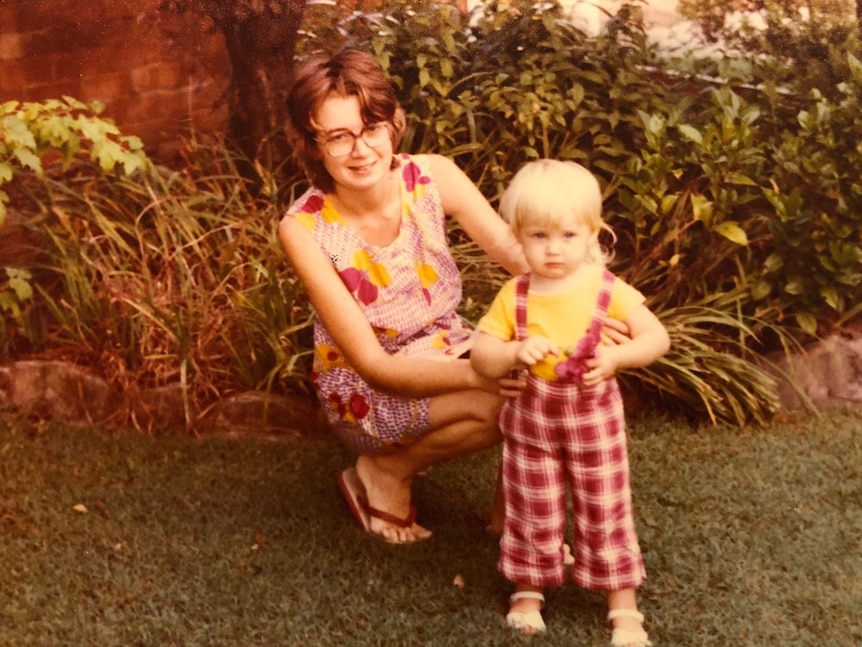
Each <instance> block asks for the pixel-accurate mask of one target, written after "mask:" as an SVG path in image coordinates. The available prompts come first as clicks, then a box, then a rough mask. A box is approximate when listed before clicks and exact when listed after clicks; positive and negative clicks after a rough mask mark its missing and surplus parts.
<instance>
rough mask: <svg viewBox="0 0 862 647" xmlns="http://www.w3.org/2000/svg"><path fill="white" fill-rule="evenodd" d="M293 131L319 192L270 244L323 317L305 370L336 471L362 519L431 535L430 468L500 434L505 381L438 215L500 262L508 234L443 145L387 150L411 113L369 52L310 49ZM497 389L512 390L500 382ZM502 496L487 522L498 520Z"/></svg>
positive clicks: (512, 261)
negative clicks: (474, 316)
mask: <svg viewBox="0 0 862 647" xmlns="http://www.w3.org/2000/svg"><path fill="white" fill-rule="evenodd" d="M288 112H289V123H288V128H287V132H288V136H289V137H290V140H291V143H292V145H293V147H294V150H295V151H296V153H297V155H298V156H299V159H300V161H301V162H302V163H303V165H304V166H305V168H306V170H307V172H308V175H309V177H310V179H311V181H312V185H313V186H312V188H311V189H309V190H308V191H307V192H306V193H305V194H304V195H303V196H301V197H300V198H299V199H298V200H297V201H296V202H295V203H294V204H293V205H292V206H291V207H290V208H289V209H288V211H287V213H286V215H285V216H284V218H283V219H282V221H281V224H280V226H279V230H278V236H279V241H280V243H281V245H282V247H283V249H284V251H285V253H286V254H287V256H288V257H289V259H290V261H291V262H292V264H293V267H294V269H295V271H296V273H297V275H298V276H299V278H300V280H301V281H302V282H303V284H304V286H305V288H306V290H307V293H308V295H309V298H310V300H311V304H312V306H313V307H314V310H315V312H316V314H317V322H316V324H315V330H314V343H315V357H314V367H313V373H312V380H313V382H314V384H315V388H316V389H317V393H318V397H319V399H320V402H321V404H322V406H323V408H324V411H325V413H326V415H327V418H328V421H329V423H330V425H331V426H332V428H333V429H334V430H335V431H336V433H337V434H338V435H339V437H340V438H341V439H342V440H343V441H344V442H345V444H346V445H347V446H348V447H350V448H351V449H353V450H354V451H355V452H356V453H357V454H358V458H357V460H356V466H355V468H349V469H347V470H345V471H344V472H343V473H342V474H341V476H340V477H339V484H340V486H341V489H342V492H343V493H344V495H345V498H346V499H347V501H348V504H349V505H350V508H351V510H352V512H353V513H354V515H355V516H356V518H357V520H358V521H359V522H360V523H361V524H362V526H363V527H364V528H365V529H366V530H367V531H368V532H371V533H373V534H375V535H378V536H380V537H382V538H383V539H385V540H386V541H389V542H392V543H410V542H414V541H417V540H421V539H426V538H427V537H429V536H430V534H431V532H430V531H429V530H428V529H426V528H424V527H422V526H421V525H419V524H418V523H416V520H415V517H416V513H415V509H414V508H413V506H412V504H411V484H412V481H413V478H414V477H415V476H416V474H418V473H419V472H421V471H422V470H424V469H425V468H427V467H428V466H430V465H433V464H435V463H439V462H441V461H446V460H448V459H451V458H454V457H456V456H461V455H466V454H470V453H472V452H476V451H480V450H483V449H486V448H489V447H492V446H493V445H496V444H497V443H498V442H499V441H500V432H499V429H498V425H497V417H498V414H499V411H500V407H501V406H502V402H503V395H501V385H502V387H505V388H512V387H513V383H512V382H511V381H507V380H502V381H500V382H497V381H495V380H489V379H486V378H483V377H481V376H480V375H479V374H477V373H476V372H475V371H474V370H473V369H472V368H471V366H470V362H469V360H468V359H467V353H468V351H469V349H470V346H471V343H472V335H471V331H470V330H469V329H468V328H467V327H466V326H465V325H464V324H463V322H462V321H461V319H460V318H459V317H458V315H457V314H456V313H455V309H456V308H457V306H458V303H459V302H460V299H461V279H460V274H459V271H458V268H457V267H456V265H455V262H454V260H453V259H452V255H451V253H450V251H449V248H448V243H447V238H446V223H445V217H446V215H449V216H452V217H454V218H455V219H456V220H457V222H458V224H459V225H460V226H461V228H462V229H463V230H464V231H465V232H466V233H467V234H468V235H469V236H470V237H471V238H472V239H473V240H474V241H475V242H476V243H477V244H478V245H479V246H480V247H481V248H482V249H483V250H484V251H485V252H486V253H487V254H488V255H489V256H490V257H491V259H492V260H494V261H496V262H497V263H499V264H500V265H502V266H503V267H505V268H506V269H507V270H508V271H510V272H512V273H515V274H519V273H521V271H523V270H524V269H525V267H526V266H525V265H524V264H523V256H522V253H521V250H520V248H519V246H518V245H517V243H515V242H514V240H513V239H512V237H511V236H510V234H509V232H508V228H507V226H506V224H505V223H504V222H503V221H502V220H501V219H500V218H499V216H498V215H497V214H496V212H495V211H494V210H493V208H492V207H491V206H490V204H489V203H488V202H487V200H485V198H484V197H483V196H482V194H481V193H480V192H479V190H478V189H477V188H476V187H475V186H474V184H473V183H472V182H471V181H470V179H469V178H468V177H467V176H466V175H465V174H464V173H463V172H462V171H461V170H460V169H458V168H457V167H456V166H455V164H454V163H453V162H451V161H450V160H449V159H447V158H445V157H442V156H439V155H416V156H410V155H404V154H396V152H395V151H396V149H397V147H398V144H399V143H400V141H401V138H402V136H403V134H404V130H405V126H406V124H405V116H404V110H403V109H402V108H401V106H400V104H399V102H398V100H397V98H396V96H395V93H394V90H393V88H392V86H391V84H390V82H389V80H388V79H387V77H386V75H385V74H384V73H383V71H382V69H381V68H380V67H379V66H378V65H377V63H376V61H375V60H374V59H373V58H372V57H371V56H370V55H368V54H366V53H363V52H360V51H356V50H349V49H348V50H342V51H340V52H338V53H336V54H335V55H332V56H324V55H320V56H316V57H313V58H311V59H309V60H308V61H307V62H306V63H305V64H304V65H303V66H302V67H301V68H300V69H299V70H298V72H297V75H296V80H295V82H294V86H293V88H292V90H291V94H290V96H289V97H288ZM504 392H505V391H504ZM501 515H502V509H501V505H500V502H499V500H495V506H494V510H492V515H491V525H492V527H493V528H495V529H497V530H499V529H500V528H501V527H502V516H501Z"/></svg>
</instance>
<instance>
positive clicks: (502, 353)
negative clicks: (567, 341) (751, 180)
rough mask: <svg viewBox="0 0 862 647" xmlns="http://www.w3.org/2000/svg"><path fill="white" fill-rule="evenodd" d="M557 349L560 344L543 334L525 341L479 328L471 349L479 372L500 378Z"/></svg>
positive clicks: (472, 361) (474, 368)
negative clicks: (512, 339) (506, 337)
mask: <svg viewBox="0 0 862 647" xmlns="http://www.w3.org/2000/svg"><path fill="white" fill-rule="evenodd" d="M557 353H558V350H557V346H556V345H555V344H554V343H553V342H551V341H550V340H549V339H546V338H545V337H542V336H540V335H535V336H533V337H529V338H528V339H526V340H524V341H517V340H515V341H505V340H503V339H500V338H499V337H495V336H494V335H489V334H488V333H485V332H478V333H476V338H475V339H474V341H473V348H472V349H471V350H470V364H471V365H472V366H473V370H474V371H476V372H477V373H478V374H479V375H483V376H484V377H487V378H490V379H494V380H496V379H500V378H501V377H505V376H506V375H508V374H509V372H510V371H512V370H513V369H520V368H524V367H526V366H532V365H533V364H535V363H536V362H538V361H539V360H540V359H542V358H543V357H545V355H548V354H552V355H556V354H557Z"/></svg>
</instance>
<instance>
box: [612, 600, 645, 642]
mask: <svg viewBox="0 0 862 647" xmlns="http://www.w3.org/2000/svg"><path fill="white" fill-rule="evenodd" d="M615 618H633V619H635V620H637V621H638V622H640V623H641V624H643V622H644V614H642V613H641V612H640V611H635V610H634V609H611V610H610V611H608V622H611V621H613V620H614V619H615ZM611 647H652V643H651V642H650V639H649V636H648V635H647V632H646V631H644V628H643V627H641V628H640V629H619V628H614V630H613V633H611Z"/></svg>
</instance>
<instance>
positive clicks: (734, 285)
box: [0, 0, 862, 425]
mask: <svg viewBox="0 0 862 647" xmlns="http://www.w3.org/2000/svg"><path fill="white" fill-rule="evenodd" d="M327 12H329V13H327ZM342 14H343V10H339V9H338V8H332V7H326V6H319V5H315V6H314V7H313V8H312V7H310V8H309V12H308V16H309V21H310V23H309V27H308V29H306V37H305V39H304V41H303V42H302V43H301V47H300V52H301V53H302V55H306V54H307V53H309V52H311V51H314V50H316V49H334V48H336V47H338V46H340V45H341V44H342V43H343V42H350V43H353V44H355V45H358V46H361V47H365V48H367V49H368V51H371V52H372V53H373V54H374V55H375V56H376V57H377V58H378V60H379V61H380V62H381V64H382V65H383V66H384V68H385V69H386V70H387V72H388V74H389V75H390V77H391V78H392V80H393V82H394V83H395V85H396V87H397V88H398V91H399V94H400V98H401V100H402V102H403V104H404V106H405V109H406V110H407V112H408V115H409V124H410V127H409V130H408V132H407V135H406V137H405V140H404V147H405V148H406V149H407V150H409V151H412V152H418V151H434V152H439V153H442V154H445V155H449V156H451V157H453V158H454V159H456V161H457V162H458V164H459V165H460V166H461V167H462V168H463V169H464V170H465V171H466V172H467V173H468V174H469V175H470V176H471V177H472V178H473V179H474V181H475V182H476V183H477V185H478V186H479V187H480V188H481V190H482V191H483V192H484V193H485V195H487V196H488V197H489V199H491V200H492V202H495V201H496V199H497V198H498V196H499V195H500V193H501V192H502V190H503V189H504V188H505V186H506V183H507V182H508V180H509V178H510V177H511V175H512V174H513V173H514V172H515V171H516V170H517V169H518V168H519V167H520V166H521V165H522V164H523V163H524V162H525V161H527V160H529V159H534V158H536V157H545V156H547V157H558V158H566V159H575V160H578V161H581V162H582V163H584V164H586V165H587V166H589V167H590V168H591V169H592V170H593V171H594V172H595V173H596V174H597V175H598V176H599V178H600V180H601V182H602V184H603V187H604V193H605V211H606V216H607V219H608V221H609V222H610V224H611V225H612V226H613V227H614V229H615V231H616V232H617V234H618V236H619V239H618V241H617V244H616V257H615V259H614V262H613V267H612V269H614V270H615V271H616V272H617V273H619V274H621V275H622V276H623V277H624V278H626V279H627V280H629V281H630V282H632V283H633V284H634V285H636V286H638V287H639V288H640V289H642V291H644V293H645V294H647V295H648V298H649V300H650V305H651V307H652V308H653V309H654V310H655V311H656V312H657V314H658V315H659V317H660V318H661V319H662V321H663V322H664V323H665V325H666V326H667V328H668V330H669V331H670V334H671V338H672V342H673V349H672V352H671V353H670V354H669V355H668V356H666V357H665V358H663V359H662V360H661V361H660V362H658V363H656V364H655V365H654V366H651V367H649V368H648V369H645V370H640V371H635V372H632V373H629V374H626V375H624V376H623V380H624V381H625V383H626V385H627V387H628V388H629V390H630V391H635V390H636V391H638V392H639V393H641V394H642V400H643V401H652V402H657V403H661V406H663V407H665V408H669V409H678V410H679V411H681V412H683V413H685V414H686V415H690V416H692V417H694V418H696V419H707V420H711V421H714V422H722V421H731V422H734V423H739V424H741V423H745V422H749V421H756V422H765V421H767V420H768V419H769V418H770V416H771V415H772V413H774V411H775V410H776V408H777V406H778V403H777V396H776V389H775V381H774V379H773V377H772V376H771V373H770V371H769V370H767V369H766V368H764V365H765V363H764V355H765V354H766V353H768V352H770V351H776V350H783V349H789V348H792V347H794V345H796V344H798V343H800V342H802V341H804V340H806V339H808V338H810V337H809V336H810V335H811V334H812V333H815V332H825V331H828V330H830V329H831V327H832V326H834V325H836V324H840V323H842V322H844V321H847V320H849V319H851V318H852V317H854V316H855V315H857V314H858V313H859V311H860V306H859V305H858V304H859V303H862V293H860V291H862V287H860V285H862V281H860V280H859V261H860V251H859V250H860V248H862V245H860V233H862V231H860V228H862V225H860V219H859V213H860V211H862V210H860V207H862V205H860V204H859V200H860V194H862V188H860V182H862V180H860V178H862V152H860V150H859V149H858V147H857V146H856V144H855V141H856V140H855V135H854V133H857V132H859V128H860V126H862V124H860V123H859V119H860V118H859V117H858V114H859V92H860V76H859V64H858V62H856V60H855V59H854V58H852V57H851V56H848V58H847V61H848V66H847V69H848V70H850V71H851V72H852V74H850V76H848V77H847V78H845V79H843V80H842V81H841V83H840V84H839V86H838V87H836V88H835V89H834V90H835V91H834V92H829V93H825V92H814V93H810V94H806V93H805V92H802V91H800V92H797V93H795V92H794V91H793V89H792V88H789V89H788V88H784V89H782V91H781V93H778V92H777V90H776V88H775V87H774V86H771V87H763V88H756V87H752V86H749V85H733V84H731V83H730V82H721V81H717V80H706V81H705V80H703V79H701V78H699V77H692V76H686V75H685V74H682V73H681V72H680V71H679V68H677V69H676V70H671V69H668V68H667V67H666V65H667V64H666V63H662V61H661V60H660V59H658V58H657V56H656V52H655V47H654V45H653V44H651V43H649V42H648V40H647V38H646V35H645V32H644V29H643V24H642V21H641V19H640V12H639V8H638V7H637V6H636V5H624V6H623V8H622V9H621V10H620V12H619V13H618V14H617V15H616V16H615V17H614V18H613V20H612V21H611V22H610V23H609V25H608V28H607V29H606V30H605V32H604V33H602V34H601V35H599V36H598V37H589V36H588V35H586V34H584V33H583V32H581V31H579V30H578V29H577V28H575V27H574V26H572V25H571V24H570V23H569V22H567V20H566V18H565V15H564V12H563V10H562V9H561V7H560V6H559V5H557V4H556V3H554V2H548V3H532V2H526V1H522V0H516V1H513V2H508V3H497V4H488V5H485V6H484V7H483V8H481V9H479V10H477V11H475V12H474V13H473V14H472V15H464V14H462V13H460V12H458V11H457V10H456V9H454V8H453V7H452V6H450V5H448V4H434V3H416V4H415V5H414V4H410V3H404V2H393V3H391V5H389V6H387V7H385V8H383V9H381V10H380V11H377V12H361V11H356V12H352V13H350V14H349V15H348V16H347V17H346V18H343V17H341V16H342ZM312 24H313V26H314V27H313V28H312V27H311V26H310V25H312ZM740 69H741V68H740ZM752 69H753V66H752ZM739 78H740V77H735V79H734V80H735V81H738V80H739ZM53 108H54V109H55V110H57V111H58V112H59V113H61V114H62V113H63V111H64V110H66V108H65V107H63V106H61V105H55V106H53ZM49 112H50V111H49ZM19 131H20V128H19V129H18V130H17V131H16V130H15V129H13V132H19ZM117 137H118V135H117V134H116V133H108V139H110V140H111V141H124V140H121V139H117ZM70 139H71V137H70ZM15 141H19V142H20V141H23V140H22V139H21V138H20V137H18V138H17V139H15ZM25 143H26V142H25ZM61 143H62V142H61ZM19 146H20V144H19ZM54 146H57V144H54ZM24 148H25V149H27V146H24ZM4 150H7V149H4ZM34 150H35V151H36V152H34V153H33V155H35V156H36V157H37V158H38V157H39V156H40V155H42V154H43V151H42V150H39V149H38V147H36V149H34ZM61 150H62V149H61ZM82 150H84V149H77V150H76V151H75V153H74V154H72V155H71V156H70V157H68V158H67V157H65V153H64V155H62V156H61V157H62V159H63V160H64V161H65V163H64V164H59V165H55V166H54V167H52V171H51V172H50V173H46V174H45V177H44V178H43V179H41V180H40V179H39V178H38V177H36V175H37V173H38V172H39V169H38V167H36V166H35V165H27V164H24V165H23V167H22V165H21V162H20V160H19V162H17V164H18V166H17V168H19V169H20V168H23V169H24V171H21V172H19V173H18V176H16V178H15V180H16V185H17V186H18V187H19V189H18V190H19V191H23V192H25V193H26V194H27V197H28V199H27V201H26V203H27V204H28V205H30V206H29V207H28V208H29V209H31V211H32V213H31V214H30V215H29V216H28V220H27V223H28V227H30V228H31V229H32V231H33V232H34V233H35V234H36V235H37V236H39V237H40V238H39V240H40V241H41V243H40V244H41V247H42V249H44V250H47V251H48V252H49V253H48V259H49V260H48V261H46V262H43V263H39V264H37V265H34V266H33V267H29V268H24V269H26V271H28V272H31V278H28V277H27V276H26V275H23V274H17V275H15V276H13V275H12V274H9V273H8V272H7V276H8V279H7V284H6V285H7V286H8V287H7V288H6V290H5V294H6V295H7V297H8V296H9V295H11V294H12V292H11V290H12V286H13V283H12V280H13V279H14V280H15V283H14V286H15V290H16V292H15V294H14V297H13V298H14V299H15V301H14V302H13V301H12V298H6V299H5V300H0V306H2V307H3V308H4V309H5V310H6V313H7V328H6V330H7V333H6V334H7V339H6V342H5V346H6V347H7V348H8V347H9V346H10V343H9V339H8V335H10V334H14V335H16V336H17V338H18V339H19V341H20V339H21V338H22V337H23V338H26V343H24V344H19V346H18V348H24V349H25V351H26V352H44V351H45V350H46V349H49V348H57V347H60V348H62V349H63V352H65V353H66V354H68V355H76V356H77V357H79V358H80V359H81V360H82V361H83V362H85V363H88V364H92V365H99V366H101V367H103V370H104V371H105V372H106V373H107V374H110V376H112V378H113V379H115V380H117V381H119V382H121V383H124V382H133V381H134V382H137V383H141V382H143V383H145V384H151V385H161V384H165V383H169V382H176V381H181V382H182V383H183V384H184V385H185V386H186V390H185V392H186V393H187V397H188V398H189V400H190V401H193V402H194V404H196V405H198V408H202V407H205V406H206V403H207V402H208V401H210V400H212V399H213V398H215V397H218V396H219V395H222V394H224V393H227V392H230V391H231V390H234V389H240V388H269V389H274V390H281V389H288V390H294V389H305V388H306V382H305V380H306V377H305V376H306V371H307V368H308V365H307V359H308V352H309V346H310V337H309V326H310V322H311V313H310V309H309V307H308V304H307V301H306V299H305V296H304V292H303V290H302V287H301V285H300V284H299V282H298V280H297V279H296V278H295V276H294V275H293V273H292V272H291V271H290V268H289V267H288V266H287V263H286V261H285V259H283V257H282V254H281V252H280V250H279V249H278V247H277V244H276V241H275V225H276V222H277V219H278V216H279V213H280V211H281V210H282V207H283V205H284V204H285V203H286V202H289V201H290V200H292V199H293V198H294V197H295V196H296V194H297V192H298V191H299V190H300V189H301V187H302V186H304V183H305V180H304V178H300V177H292V176H291V177H284V176H279V175H277V174H276V173H277V171H276V170H271V169H267V168H265V166H264V165H263V164H262V163H261V162H259V161H255V160H250V161H249V160H242V161H243V164H244V167H245V166H248V165H249V163H250V165H251V166H252V167H254V168H256V169H257V172H258V173H259V175H260V178H259V181H257V182H256V183H255V186H257V187H262V189H261V190H260V191H253V190H252V189H251V187H250V185H249V183H248V181H246V180H245V179H243V176H242V175H241V174H240V173H239V172H238V171H237V163H238V158H237V157H236V156H235V155H234V153H233V152H231V151H232V149H231V148H230V147H229V146H226V145H224V143H223V142H216V143H215V144H214V145H212V146H209V145H204V144H202V143H201V142H200V141H193V142H189V146H188V147H187V150H186V154H187V156H188V157H187V164H186V165H185V167H184V168H183V170H181V171H171V170H168V169H164V168H144V167H143V166H141V167H137V166H130V167H129V168H128V170H129V171H130V172H132V173H131V174H130V175H129V176H128V177H122V174H121V176H120V177H116V175H117V174H116V172H111V171H110V169H109V172H108V173H107V174H106V172H105V167H104V165H103V164H102V162H101V161H100V159H101V158H100V157H99V156H98V155H95V154H93V155H94V157H93V159H91V160H87V159H82V156H81V155H80V154H78V153H79V152H80V151H82ZM135 150H137V149H135V148H129V150H128V152H129V153H131V154H135ZM84 157H85V158H86V156H84ZM23 159H25V160H29V159H30V158H29V157H28V156H27V154H26V153H24V154H23ZM68 159H71V160H72V161H71V163H70V162H68V161H66V160H68ZM115 163H116V161H115ZM0 168H2V167H0ZM111 168H114V167H111ZM124 168H125V167H124ZM64 169H65V171H64ZM19 176H20V177H19ZM451 236H452V241H453V249H454V250H455V254H456V256H457V257H458V260H459V262H460V264H461V267H462V268H463V272H464V279H465V302H464V304H463V307H462V313H463V314H464V315H465V317H466V318H467V319H468V320H470V321H474V322H475V321H476V320H477V319H478V317H480V316H481V315H482V314H483V312H484V310H485V308H486V307H487V306H488V304H489V303H490V301H491V299H492V297H493V295H494V294H495V293H496V291H497V289H498V288H499V286H500V284H501V283H502V281H503V280H504V276H503V275H502V274H501V273H500V272H499V271H498V270H496V269H494V268H493V267H490V266H489V265H488V262H487V259H485V258H484V256H483V254H482V253H481V252H480V251H479V250H478V249H477V248H476V247H475V245H473V244H472V243H470V242H469V241H468V240H467V239H466V238H465V237H464V236H463V233H462V232H460V231H459V230H458V229H457V228H456V227H453V228H452V230H451ZM489 268H490V269H489ZM21 281H24V283H25V284H27V285H32V286H34V287H35V288H36V292H35V294H34V296H33V297H32V298H29V297H28V296H27V295H26V291H25V292H18V291H17V290H18V288H20V287H21V286H22V283H21ZM2 294H4V291H3V289H2V288H0V295H2ZM28 299H29V300H28ZM10 304H12V305H10ZM10 313H11V315H10ZM12 318H17V319H18V321H19V322H23V324H24V325H18V326H17V327H15V326H10V325H9V321H10V319H12ZM10 330H11V331H12V333H10V332H9V331H10ZM189 424H190V425H193V424H194V421H193V420H190V421H189Z"/></svg>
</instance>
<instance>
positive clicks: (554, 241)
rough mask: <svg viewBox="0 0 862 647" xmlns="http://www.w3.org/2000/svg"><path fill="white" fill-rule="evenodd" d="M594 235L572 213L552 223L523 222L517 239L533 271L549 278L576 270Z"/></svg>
mask: <svg viewBox="0 0 862 647" xmlns="http://www.w3.org/2000/svg"><path fill="white" fill-rule="evenodd" d="M597 237H598V232H597V231H595V230H593V229H592V228H591V227H589V226H588V225H585V224H581V223H579V222H578V221H577V219H576V218H575V216H574V214H572V215H570V216H566V217H565V218H564V219H563V220H562V221H560V222H559V223H555V224H554V225H551V224H539V225H526V226H525V227H523V229H522V230H521V233H520V236H519V240H520V242H521V246H522V247H523V249H524V255H525V256H526V258H527V263H528V264H529V265H530V270H531V271H532V272H533V274H536V275H538V276H541V277H542V278H546V279H552V280H553V279H563V278H566V277H567V276H569V275H571V274H572V273H573V272H574V271H575V270H577V269H578V268H579V267H580V266H581V264H582V263H583V262H584V260H585V259H586V258H587V253H588V251H589V248H590V246H591V245H592V244H593V243H594V242H595V240H596V238H597Z"/></svg>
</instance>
